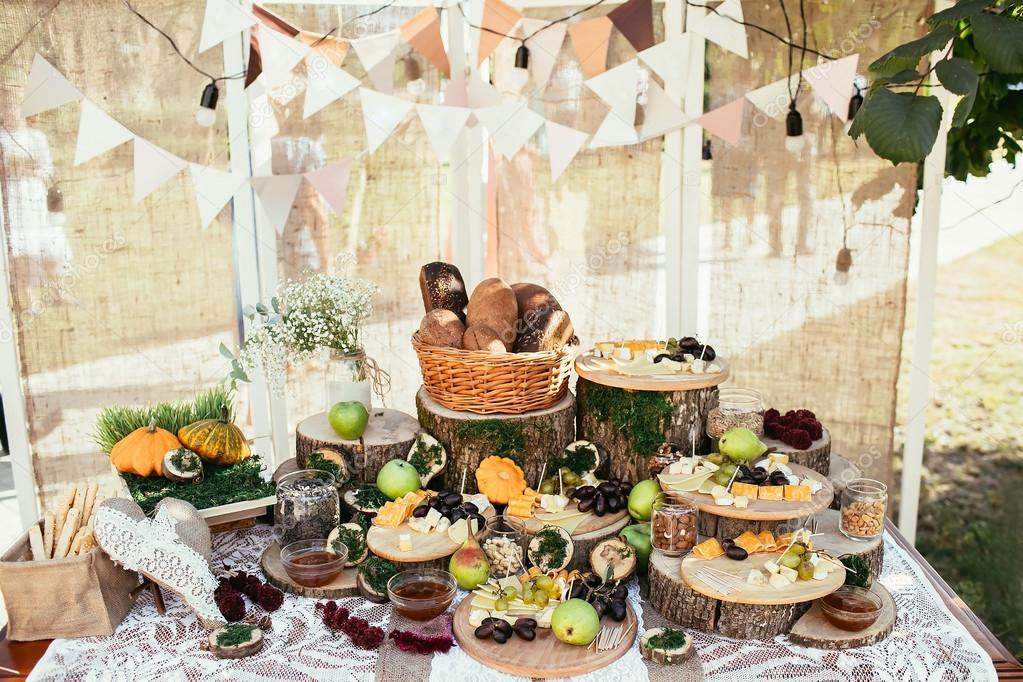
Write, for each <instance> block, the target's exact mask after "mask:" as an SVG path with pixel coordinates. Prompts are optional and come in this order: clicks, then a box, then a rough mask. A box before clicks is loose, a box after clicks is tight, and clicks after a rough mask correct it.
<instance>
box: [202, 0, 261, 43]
mask: <svg viewBox="0 0 1023 682" xmlns="http://www.w3.org/2000/svg"><path fill="white" fill-rule="evenodd" d="M258 21H259V20H258V19H256V17H254V16H253V15H251V14H249V13H248V12H246V11H245V10H244V9H242V7H241V6H240V5H239V4H238V3H237V2H235V1H234V0H206V14H205V15H204V16H203V19H202V35H201V36H200V37H199V52H205V51H206V50H208V49H210V48H211V47H213V46H215V45H219V44H220V43H222V42H224V41H225V40H226V39H227V38H230V37H231V36H233V35H236V34H238V33H241V32H242V31H244V30H245V29H247V28H248V27H249V26H252V25H253V24H255V23H256V22H258Z"/></svg>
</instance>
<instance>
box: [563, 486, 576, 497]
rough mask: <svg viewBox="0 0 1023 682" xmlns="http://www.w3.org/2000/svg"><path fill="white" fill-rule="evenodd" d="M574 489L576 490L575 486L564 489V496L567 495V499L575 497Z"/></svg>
mask: <svg viewBox="0 0 1023 682" xmlns="http://www.w3.org/2000/svg"><path fill="white" fill-rule="evenodd" d="M575 491H576V487H575V486H572V487H571V488H569V489H568V490H566V491H565V497H567V498H569V499H571V498H573V497H575Z"/></svg>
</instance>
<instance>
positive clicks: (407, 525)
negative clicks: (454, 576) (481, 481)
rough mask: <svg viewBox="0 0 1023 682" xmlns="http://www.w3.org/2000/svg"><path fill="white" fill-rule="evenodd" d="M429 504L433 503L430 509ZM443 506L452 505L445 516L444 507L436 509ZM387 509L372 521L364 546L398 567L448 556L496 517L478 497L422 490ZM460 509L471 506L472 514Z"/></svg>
mask: <svg viewBox="0 0 1023 682" xmlns="http://www.w3.org/2000/svg"><path fill="white" fill-rule="evenodd" d="M455 497H457V498H458V500H455V499H454V498H455ZM431 500H436V502H433V504H432V505H431ZM443 502H451V503H453V504H452V505H450V506H449V507H448V508H447V509H448V511H446V512H445V511H442V509H444V507H438V506H437V505H439V504H441V503H443ZM456 502H457V503H458V504H457V505H456V504H454V503H456ZM388 505H392V506H390V507H389V506H388ZM388 505H384V506H383V507H381V508H380V510H379V512H378V513H377V515H376V516H375V517H373V525H372V526H371V527H370V529H369V532H368V533H366V545H367V546H368V547H369V550H370V551H371V552H372V553H373V554H375V555H377V556H379V557H383V558H384V559H387V560H389V561H396V562H401V563H423V562H430V561H435V560H437V559H443V558H445V557H448V556H450V555H451V554H453V553H454V552H455V550H457V549H458V548H459V547H460V546H461V545H462V543H463V542H465V540H466V539H467V538H468V534H469V532H470V530H471V532H472V533H473V535H478V534H479V533H480V532H481V531H482V530H483V527H484V526H485V525H486V521H487V520H489V519H491V518H493V517H494V515H495V514H496V512H495V510H494V507H493V505H491V504H490V503H489V502H487V500H486V498H485V497H483V496H482V495H461V494H459V493H435V492H433V491H425V490H420V491H417V492H416V493H408V494H407V495H406V496H405V497H403V498H400V499H399V500H395V501H392V502H389V503H388ZM463 505H472V506H473V507H475V509H476V511H475V512H473V511H471V510H468V508H467V507H465V506H463ZM456 509H457V510H458V511H457V512H456V511H455V510H456ZM392 510H393V511H392ZM452 518H454V520H451V519H452Z"/></svg>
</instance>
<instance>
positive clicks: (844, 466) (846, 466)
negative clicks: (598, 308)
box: [828, 452, 863, 509]
mask: <svg viewBox="0 0 1023 682" xmlns="http://www.w3.org/2000/svg"><path fill="white" fill-rule="evenodd" d="M830 460H831V462H830V472H829V473H828V479H830V481H831V485H833V486H834V487H835V499H833V500H832V501H831V508H832V509H841V507H842V492H843V491H844V490H845V487H846V485H848V484H849V482H850V481H854V480H856V479H857V478H860V477H862V476H863V472H861V471H860V468H859V467H858V466H856V465H855V464H853V463H852V462H850V461H849V460H848V459H846V458H845V457H843V456H842V455H839V454H836V453H834V452H832V453H831V457H830Z"/></svg>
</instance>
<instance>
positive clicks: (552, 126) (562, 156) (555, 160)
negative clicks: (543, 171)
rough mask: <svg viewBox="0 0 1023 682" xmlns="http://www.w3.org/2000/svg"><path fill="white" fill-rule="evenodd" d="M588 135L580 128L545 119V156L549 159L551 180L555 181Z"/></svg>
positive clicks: (584, 142)
mask: <svg viewBox="0 0 1023 682" xmlns="http://www.w3.org/2000/svg"><path fill="white" fill-rule="evenodd" d="M588 137H589V135H587V134H586V133H584V132H583V131H581V130H576V129H575V128H570V127H568V126H563V125H561V124H560V123H555V122H554V121H547V156H548V157H550V161H551V182H555V181H556V180H557V179H558V178H560V177H561V174H562V173H564V172H565V169H566V168H568V164H570V163H572V159H574V158H575V155H576V154H578V153H579V150H580V149H582V148H583V145H585V144H586V138H588Z"/></svg>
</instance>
